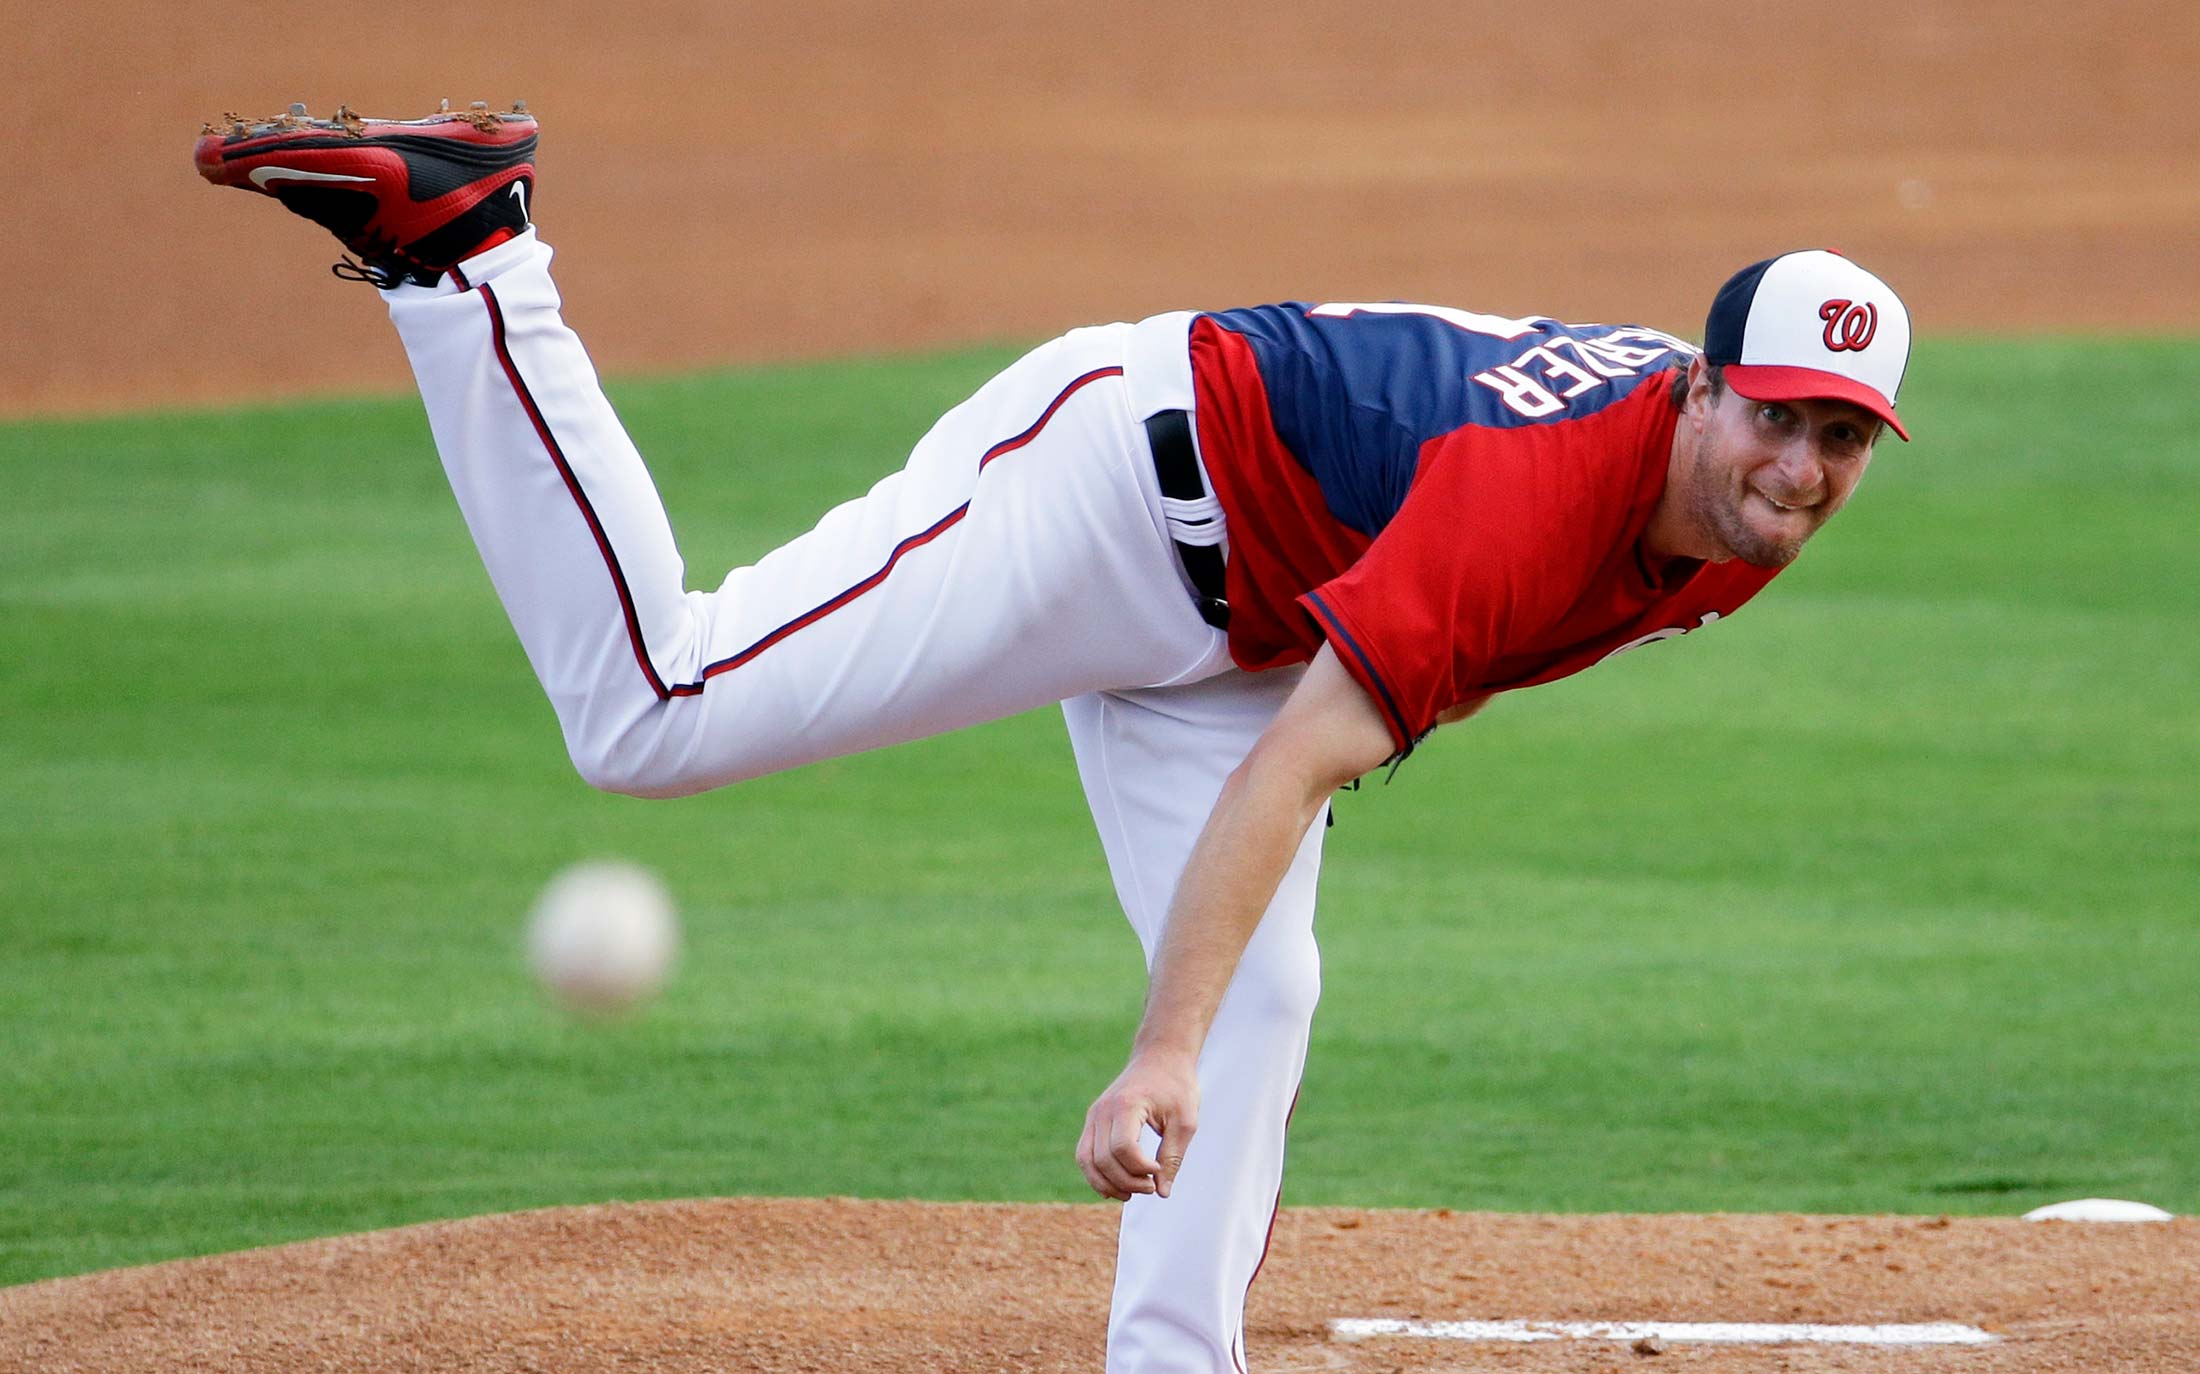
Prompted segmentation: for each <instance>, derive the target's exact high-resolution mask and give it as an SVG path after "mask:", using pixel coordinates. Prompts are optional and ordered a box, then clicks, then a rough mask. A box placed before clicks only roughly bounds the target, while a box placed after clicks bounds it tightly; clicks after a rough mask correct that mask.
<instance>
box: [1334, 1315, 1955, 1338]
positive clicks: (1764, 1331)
mask: <svg viewBox="0 0 2200 1374" xmlns="http://www.w3.org/2000/svg"><path fill="white" fill-rule="evenodd" d="M1329 1331H1330V1334H1331V1335H1333V1336H1335V1337H1336V1338H1337V1339H1339V1340H1345V1341H1358V1340H1366V1339H1368V1338H1370V1337H1374V1336H1414V1337H1421V1338H1424V1339H1429V1340H1439V1341H1568V1340H1574V1341H1639V1340H1642V1339H1644V1338H1646V1337H1648V1338H1653V1339H1656V1340H1660V1341H1670V1342H1672V1343H1674V1344H1676V1345H1678V1344H1681V1343H1683V1342H1699V1343H1704V1344H1716V1345H1780V1344H1784V1343H1788V1342H1802V1343H1808V1344H1813V1345H1986V1344H1989V1343H1990V1342H1992V1341H1993V1339H1994V1338H1993V1336H1992V1335H1990V1334H1988V1333H1987V1332H1984V1331H1981V1330H1979V1329H1978V1328H1977V1327H1975V1326H1965V1325H1963V1324H1961V1323H1959V1322H1913V1323H1908V1324H1893V1325H1881V1326H1834V1325H1822V1324H1819V1323H1815V1322H1532V1321H1502V1322H1424V1321H1401V1320H1399V1319H1397V1318H1394V1317H1342V1318H1339V1319H1337V1320H1335V1321H1332V1322H1330V1323H1329Z"/></svg>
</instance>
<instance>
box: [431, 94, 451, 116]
mask: <svg viewBox="0 0 2200 1374" xmlns="http://www.w3.org/2000/svg"><path fill="white" fill-rule="evenodd" d="M435 112H436V113H437V114H449V113H450V112H451V98H450V97H449V96H444V97H443V102H442V103H441V104H439V105H437V106H436V107H435Z"/></svg>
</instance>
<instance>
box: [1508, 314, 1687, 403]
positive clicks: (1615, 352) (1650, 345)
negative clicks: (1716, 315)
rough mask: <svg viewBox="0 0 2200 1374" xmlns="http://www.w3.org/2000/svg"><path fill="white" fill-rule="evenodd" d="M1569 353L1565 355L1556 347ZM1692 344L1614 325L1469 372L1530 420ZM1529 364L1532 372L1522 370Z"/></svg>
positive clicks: (1662, 335) (1643, 329) (1633, 373)
mask: <svg viewBox="0 0 2200 1374" xmlns="http://www.w3.org/2000/svg"><path fill="white" fill-rule="evenodd" d="M1561 349H1564V350H1566V351H1568V352H1571V353H1572V354H1573V355H1574V356H1573V357H1571V358H1568V357H1565V356H1564V355H1563V354H1561V352H1560V350H1561ZM1695 351H1696V350H1695V347H1694V346H1693V345H1691V344H1689V343H1686V342H1684V341H1682V340H1680V339H1676V338H1674V337H1673V336H1672V335H1671V334H1667V333H1664V332H1662V331H1660V330H1656V329H1645V328H1628V329H1615V330H1613V331H1612V332H1611V333H1610V334H1607V335H1605V336H1604V337H1603V338H1600V339H1571V338H1557V339H1553V340H1551V341H1550V342H1549V343H1543V344H1537V345H1536V346H1535V347H1534V348H1531V349H1529V350H1528V351H1527V352H1525V353H1523V354H1521V355H1520V356H1519V357H1517V358H1515V359H1513V360H1512V361H1511V362H1509V363H1505V364H1503V365H1501V366H1498V367H1493V368H1489V369H1487V370H1485V371H1482V372H1477V373H1475V374H1474V380H1476V381H1477V382H1480V383H1481V384H1482V385H1484V386H1486V387H1488V388H1489V389H1490V390H1492V391H1494V392H1496V393H1497V395H1498V399H1500V400H1502V401H1503V402H1504V403H1505V406H1506V408H1507V409H1508V410H1510V411H1512V412H1513V414H1515V415H1519V416H1522V417H1524V418H1526V419H1530V420H1540V419H1542V418H1543V417H1544V416H1546V415H1555V414H1557V413H1558V412H1559V411H1561V410H1564V409H1565V408H1566V403H1567V402H1568V401H1570V400H1572V399H1574V398H1575V397H1576V396H1579V395H1581V394H1582V393H1584V392H1587V391H1592V390H1594V389H1596V388H1597V387H1600V386H1602V385H1604V384H1605V382H1607V381H1609V380H1611V379H1613V378H1616V377H1633V376H1635V375H1637V374H1638V373H1640V372H1641V371H1642V369H1644V368H1646V367H1648V366H1649V365H1650V364H1651V363H1653V362H1656V361H1657V360H1658V359H1660V358H1663V357H1665V356H1666V355H1667V354H1669V353H1680V354H1682V355H1684V356H1685V355H1688V354H1693V353H1694V352H1695ZM1531 367H1533V368H1534V369H1535V374H1534V375H1530V373H1529V371H1528V369H1529V368H1531Z"/></svg>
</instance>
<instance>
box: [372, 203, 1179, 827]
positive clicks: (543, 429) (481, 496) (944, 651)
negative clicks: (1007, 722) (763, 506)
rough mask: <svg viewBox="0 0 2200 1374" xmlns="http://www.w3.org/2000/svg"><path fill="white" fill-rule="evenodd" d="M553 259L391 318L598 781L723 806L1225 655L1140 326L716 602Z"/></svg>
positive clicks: (451, 291)
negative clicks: (1150, 382) (1183, 531)
mask: <svg viewBox="0 0 2200 1374" xmlns="http://www.w3.org/2000/svg"><path fill="white" fill-rule="evenodd" d="M549 258H550V250H549V249H548V248H547V247H546V246H544V245H542V244H540V243H539V242H537V241H536V240H535V239H534V237H533V235H532V234H531V233H530V234H527V235H524V236H523V237H521V238H520V239H517V240H514V241H513V242H511V243H508V244H505V245H502V246H500V247H498V248H495V249H492V250H490V251H489V252H487V253H484V254H481V255H479V256H478V257H476V258H474V259H471V260H469V261H468V262H467V263H465V264H463V265H462V269H461V272H460V273H459V274H457V275H458V276H459V277H460V279H461V280H460V281H459V282H456V283H447V284H446V285H444V286H442V287H439V288H432V289H431V288H424V287H405V288H401V289H398V290H395V291H391V292H388V293H386V294H387V298H388V300H389V304H390V314H391V318H392V319H393V320H394V321H395V322H396V324H397V327H398V330H399V333H400V334H401V336H402V337H403V339H404V342H405V346H406V350H407V352H408V354H409V355H410V356H411V359H412V363H413V368H414V372H415V374H416V376H417V377H418V379H419V382H420V389H421V395H422V397H423V399H424V400H425V402H426V404H427V409H428V416H429V421H430V425H431V428H432V429H433V431H434V433H435V438H436V444H437V448H438V449H439V450H440V452H441V453H442V456H443V461H444V466H445V468H446V470H447V471H448V473H449V475H450V478H451V485H452V489H453V491H454V492H455V493H456V494H457V496H458V500H459V505H460V507H461V509H462V510H463V511H464V513H465V516H466V521H467V524H468V526H469V528H470V529H471V530H472V532H473V535H474V539H475V542H476V544H477V546H478V547H479V548H480V551H481V554H482V558H483V561H484V562H485V563H486V564H487V565H488V568H489V573H490V577H491V579H492V580H493V581H494V582H495V584H496V587H497V591H498V594H499V595H500V596H501V597H502V599H503V601H504V605H505V608H506V610H507V612H508V613H509V615H510V617H511V620H512V624H513V626H514V628H515V629H516V630H517V631H518V633H519V636H520V639H521V642H522V644H523V645H524V646H525V647H526V651H527V655H528V659H529V661H530V663H531V664H532V665H533V666H534V669H535V671H536V673H537V675H538V676H539V677H540V678H541V680H542V683H543V686H544V689H545V691H546V692H547V693H548V694H549V697H550V700H551V702H552V704H553V705H554V706H555V708H556V710H557V713H558V718H559V722H560V724H561V726H562V727H563V729H564V733H565V738H566V744H567V747H568V750H569V751H570V752H571V754H572V756H573V758H574V761H575V763H576V765H577V766H578V767H580V769H581V771H582V772H583V774H584V775H586V776H588V777H589V778H590V780H591V781H593V782H596V783H597V784H598V785H600V786H607V787H612V788H615V789H616V790H620V791H630V792H637V793H643V794H649V795H674V794H679V793H685V792H693V791H699V790H702V789H704V788H707V787H712V786H716V785H719V784H722V783H726V782H732V781H736V780H738V779H740V778H744V777H752V776H756V775H758V774H761V773H766V772H771V771H775V770H777V769H781V768H788V767H793V766H795V765H797V764H801V763H806V762H810V761H813V760H816V759H820V758H826V757H830V756H832V755H836V754H843V753H848V752H851V751H853V750H858V749H865V748H874V747H877V746H880V745H884V744H891V743H895V742H898V741H901V740H907V739H913V738H917V737H919V736H922V735H927V734H934V733H938V732H940V731H943V730H948V729H954V728H956V727H958V726H962V725H968V724H973V723H976V722H978V721H982V720H987V719H991V718H993V717H996V716H1000V715H1005V714H1009V713H1011V712H1014V711H1018V710H1023V709H1027V708H1029V707H1032V706H1038V705H1043V704H1046V703H1048V702H1052V701H1058V700H1060V699H1062V698H1063V697H1065V696H1069V695H1074V694H1076V693H1079V692H1083V691H1088V690H1091V689H1092V688H1093V687H1095V686H1103V685H1121V684H1138V683H1146V682H1156V681H1164V680H1168V679H1171V678H1174V677H1176V676H1178V675H1180V674H1184V673H1186V672H1192V671H1197V670H1198V667H1199V665H1201V664H1203V663H1209V662H1211V661H1213V660H1215V659H1216V658H1217V656H1218V646H1219V636H1218V635H1217V634H1216V632H1214V631H1213V630H1211V629H1209V627H1207V626H1206V625H1205V624H1204V623H1203V622H1201V621H1200V619H1199V617H1198V615H1197V612H1196V611H1195V610H1194V609H1193V607H1192V604H1191V602H1190V599H1189V597H1188V596H1187V595H1186V594H1185V591H1184V588H1183V585H1182V581H1181V577H1180V574H1179V572H1178V570H1177V568H1176V566H1175V564H1174V561H1173V554H1172V552H1171V550H1170V548H1169V546H1168V544H1167V542H1166V541H1165V540H1164V539H1163V538H1162V536H1161V533H1160V530H1159V527H1158V524H1157V518H1158V517H1157V515H1156V504H1157V502H1158V495H1157V494H1156V493H1153V492H1152V491H1151V488H1152V485H1153V479H1152V473H1151V462H1150V457H1149V456H1148V455H1147V453H1146V451H1145V449H1144V447H1143V443H1144V439H1143V434H1142V431H1141V430H1140V429H1139V427H1138V425H1137V424H1136V423H1135V422H1134V421H1133V420H1132V418H1131V417H1130V415H1129V411H1128V408H1127V405H1126V402H1125V398H1124V388H1123V362H1124V356H1123V354H1124V333H1123V327H1109V328H1103V329H1093V330H1080V331H1077V332H1076V333H1074V334H1071V335H1069V336H1066V337H1065V338H1063V339H1060V340H1056V341H1055V342H1054V343H1052V344H1049V345H1046V346H1044V347H1042V348H1041V349H1039V350H1036V351H1035V352H1034V353H1032V354H1031V355H1028V356H1027V357H1026V358H1024V359H1023V360H1021V361H1019V362H1018V363H1016V364H1015V365H1013V366H1011V367H1010V368H1009V369H1008V370H1007V371H1005V372H1003V373H1002V374H1001V375H1000V376H998V377H996V378H994V379H993V380H992V381H991V382H988V383H987V384H986V385H985V386H984V387H983V388H981V389H980V390H979V391H978V392H977V394H975V395H974V396H972V397H971V398H970V399H969V400H968V401H966V402H964V403H963V404H962V405H959V406H957V407H956V408H955V409H954V410H952V411H950V412H949V413H948V414H947V415H946V416H944V417H943V418H942V419H941V420H940V422H939V423H938V424H937V425H936V426H935V427H934V428H933V430H932V431H931V432H930V433H929V434H927V435H926V436H925V437H924V439H923V440H922V441H920V442H919V444H918V445H917V447H916V450H915V452H914V453H913V454H912V455H911V457H910V459H909V462H908V465H907V466H906V467H905V468H904V469H903V470H902V471H900V472H897V473H894V474H893V475H891V476H889V477H887V478H886V479H885V480H884V481H882V482H880V483H879V484H878V485H877V486H876V487H874V488H873V489H872V490H871V492H870V493H868V494H867V495H865V496H863V497H861V498H859V499H857V500H854V501H850V502H847V503H845V504H844V505H842V506H839V507H837V508H836V509H834V510H833V511H831V512H830V513H828V514H827V515H826V516H825V517H824V519H823V520H822V521H821V522H820V523H819V525H818V526H817V528H816V529H814V530H812V531H810V532H809V533H808V534H805V535H803V536H801V537H800V538H798V539H795V540H793V541H792V542H790V543H789V544H788V545H786V546H785V547H783V548H781V549H779V550H777V551H775V552H773V553H772V554H770V555H768V556H767V557H765V558H763V559H761V560H759V561H758V562H757V563H756V564H755V565H754V566H752V567H747V568H740V569H736V570H735V571H734V572H733V573H731V574H730V575H728V576H727V578H726V579H725V581H724V584H723V585H722V586H720V587H719V588H718V589H717V590H716V591H712V592H689V591H686V590H685V589H684V587H683V582H682V577H683V570H682V565H681V560H680V556H679V553H678V550H677V548H676V546H675V544H674V541H673V535H672V529H671V526H670V524H669V523H668V521H667V520H666V517H665V513H664V509H663V506H662V504H661V503H660V501H659V499H658V496H657V492H656V489H655V486H654V484H653V483H652V482H651V480H650V477H649V473H648V470H647V469H646V468H645V467H644V466H643V463H642V459H641V456H640V455H639V454H638V453H637V452H636V451H635V449H634V446H633V444H632V442H631V441H630V440H629V439H628V438H627V435H626V433H625V431H624V429H623V428H622V427H621V426H620V424H619V422H618V418H617V416H616V415H614V414H613V412H612V410H611V407H610V404H609V403H608V402H607V401H606V400H605V399H604V397H603V394H602V391H601V389H600V387H599V385H598V383H597V379H596V375H595V370H594V368H593V366H592V365H591V364H590V362H589V360H588V356H587V354H586V352H585V351H584V350H583V349H582V347H581V345H580V341H579V340H578V339H577V338H576V337H575V336H574V335H573V333H572V331H571V330H570V329H568V328H566V326H565V324H564V322H563V320H562V319H561V318H560V316H559V299H558V293H557V289H556V287H555V286H554V285H553V284H552V282H551V279H550V274H549ZM738 445H739V436H738V435H737V434H736V435H732V436H729V448H730V449H731V450H732V452H731V453H730V455H729V459H728V463H727V484H728V487H729V488H730V489H731V490H732V491H733V492H734V493H736V495H737V493H738V490H739V483H740V462H741V460H740V455H739V448H738ZM1209 671H1211V669H1209Z"/></svg>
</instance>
